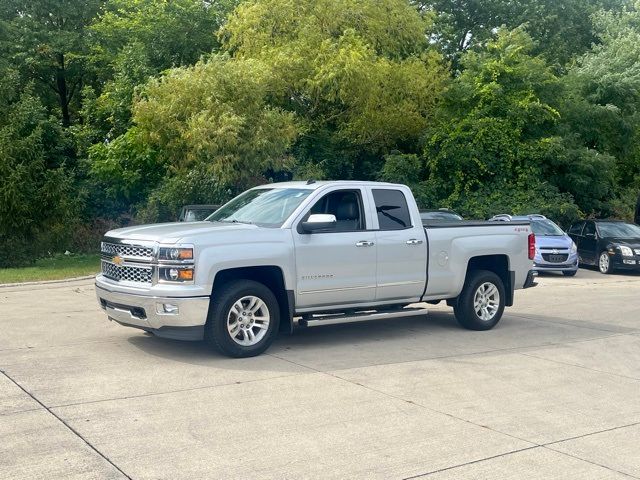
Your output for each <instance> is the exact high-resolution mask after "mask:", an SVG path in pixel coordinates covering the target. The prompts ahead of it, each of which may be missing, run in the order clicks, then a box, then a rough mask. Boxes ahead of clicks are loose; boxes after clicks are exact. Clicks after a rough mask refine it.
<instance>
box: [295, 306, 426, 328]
mask: <svg viewBox="0 0 640 480" xmlns="http://www.w3.org/2000/svg"><path fill="white" fill-rule="evenodd" d="M426 314H427V309H426V308H419V307H407V308H402V309H399V310H387V311H377V310H368V311H364V312H356V313H331V314H324V315H323V314H318V315H312V316H307V315H305V316H304V317H299V318H298V326H299V327H308V326H309V324H310V323H313V324H316V323H317V324H322V325H333V324H336V323H349V322H366V321H369V320H382V319H387V318H401V317H417V316H419V315H426Z"/></svg>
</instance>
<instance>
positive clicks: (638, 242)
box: [602, 237, 640, 248]
mask: <svg viewBox="0 0 640 480" xmlns="http://www.w3.org/2000/svg"><path fill="white" fill-rule="evenodd" d="M602 240H604V241H605V242H607V243H615V244H616V245H626V246H627V247H633V248H640V238H620V237H604V238H602Z"/></svg>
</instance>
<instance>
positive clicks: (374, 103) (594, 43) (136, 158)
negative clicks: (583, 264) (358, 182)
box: [0, 0, 640, 266]
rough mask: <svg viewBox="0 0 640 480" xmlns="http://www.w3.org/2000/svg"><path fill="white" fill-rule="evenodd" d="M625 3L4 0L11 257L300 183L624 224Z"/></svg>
mask: <svg viewBox="0 0 640 480" xmlns="http://www.w3.org/2000/svg"><path fill="white" fill-rule="evenodd" d="M638 45H640V4H634V3H633V0H566V1H563V2H558V1H556V0H516V1H512V0H509V1H507V0H486V1H477V0H423V1H412V0H380V1H376V2H372V1H370V0H298V1H295V2H293V1H291V0H245V1H240V0H225V1H203V0H172V1H166V0H91V1H83V2H80V1H77V0H34V1H31V2H26V3H25V2H18V1H17V0H5V1H4V2H2V3H1V4H0V108H2V113H3V115H2V117H0V178H1V179H2V180H0V266H7V265H13V264H19V263H24V262H25V261H29V260H33V259H35V258H37V257H38V256H41V255H43V254H45V253H46V252H48V251H52V252H53V251H59V250H62V249H66V248H70V249H73V250H85V249H91V245H94V244H96V242H97V239H98V237H99V235H100V233H101V230H103V229H104V228H107V227H108V226H111V225H117V224H124V223H127V222H129V221H132V220H133V221H138V222H140V221H158V220H160V221H164V220H170V219H173V218H175V216H176V214H177V212H178V210H179V208H180V206H181V205H182V204H183V203H192V202H193V203H197V202H202V203H219V202H222V201H225V200H226V199H228V198H229V197H230V196H232V195H234V194H236V193H238V192H239V191H240V190H242V189H244V188H247V187H250V186H252V185H255V184H258V183H263V182H267V181H279V180H286V179H289V178H308V177H314V178H335V179H351V178H359V179H380V180H389V181H399V182H403V183H407V184H409V185H410V186H412V188H414V191H415V193H416V196H417V198H418V201H419V203H420V204H421V206H424V207H431V208H433V207H440V206H447V207H452V208H455V209H457V210H459V211H460V212H461V213H463V214H465V215H467V216H470V217H486V216H488V215H491V214H494V213H502V212H514V213H531V212H541V213H545V214H548V215H551V216H552V217H553V218H555V219H556V220H558V221H559V222H561V223H563V224H567V223H569V222H571V221H572V220H573V219H575V218H577V217H579V216H582V215H592V216H619V217H625V218H628V217H630V213H631V209H632V207H633V205H634V202H635V200H634V199H635V197H636V196H637V194H638V193H639V191H640V48H638Z"/></svg>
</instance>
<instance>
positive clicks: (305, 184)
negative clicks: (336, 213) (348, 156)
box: [254, 180, 403, 190]
mask: <svg viewBox="0 0 640 480" xmlns="http://www.w3.org/2000/svg"><path fill="white" fill-rule="evenodd" d="M325 185H344V186H352V187H356V186H357V187H375V186H387V187H400V186H403V185H400V184H398V183H387V182H367V181H363V180H317V181H316V180H309V181H293V182H278V183H267V184H265V185H260V186H258V187H254V188H304V189H309V190H315V189H317V188H320V187H323V186H325Z"/></svg>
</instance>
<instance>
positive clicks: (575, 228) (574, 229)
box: [569, 222, 584, 235]
mask: <svg viewBox="0 0 640 480" xmlns="http://www.w3.org/2000/svg"><path fill="white" fill-rule="evenodd" d="M583 225H584V222H578V223H575V224H573V225H571V228H570V229H569V233H570V234H571V235H580V234H582V226H583Z"/></svg>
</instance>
